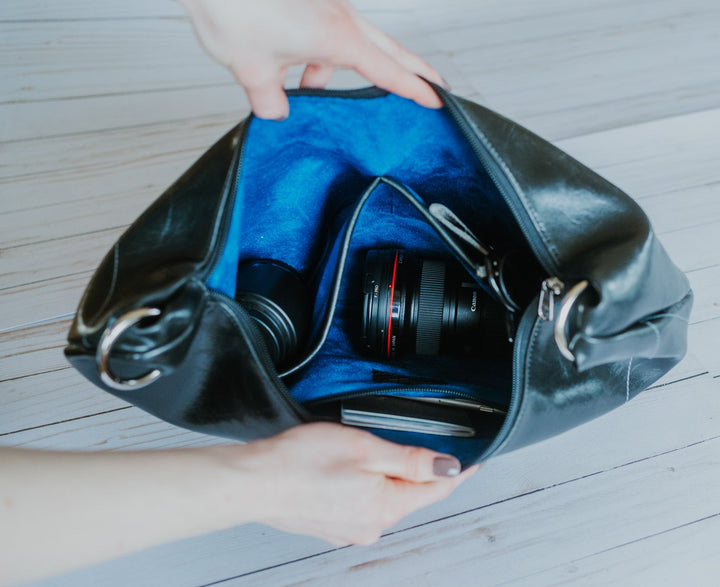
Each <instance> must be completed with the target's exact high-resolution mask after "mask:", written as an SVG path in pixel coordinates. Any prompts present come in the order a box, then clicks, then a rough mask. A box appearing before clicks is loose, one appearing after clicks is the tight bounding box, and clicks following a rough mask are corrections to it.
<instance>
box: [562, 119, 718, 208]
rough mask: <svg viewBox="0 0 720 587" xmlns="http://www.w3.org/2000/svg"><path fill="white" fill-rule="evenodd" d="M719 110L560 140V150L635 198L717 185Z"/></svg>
mask: <svg viewBox="0 0 720 587" xmlns="http://www.w3.org/2000/svg"><path fill="white" fill-rule="evenodd" d="M718 125H720V109H714V110H709V111H707V112H697V113H694V114H688V115H685V116H677V117H674V118H669V119H667V120H663V121H657V122H645V123H640V124H637V125H633V126H631V127H625V128H619V129H614V130H609V131H605V132H602V133H598V134H594V135H588V136H583V137H577V138H573V139H567V140H563V141H559V145H560V147H561V148H563V149H565V150H566V151H567V152H568V153H569V154H570V155H572V156H573V157H575V158H577V159H579V160H580V161H582V162H583V163H585V164H586V165H589V166H590V167H591V168H593V169H596V170H597V171H598V172H599V173H600V174H601V175H603V176H604V177H606V178H607V179H608V180H609V181H611V182H613V183H615V184H617V185H618V186H619V187H621V188H622V189H624V190H625V191H627V192H628V193H629V194H630V195H632V196H633V197H635V198H638V199H644V198H647V197H649V196H654V195H659V194H667V193H671V192H673V191H675V190H678V189H688V188H693V187H696V188H698V189H702V188H703V187H704V186H710V185H712V184H714V183H716V182H717V181H718V167H717V165H716V163H715V160H716V156H715V153H717V152H719V151H720V137H718V133H716V132H714V129H715V128H717V127H718Z"/></svg>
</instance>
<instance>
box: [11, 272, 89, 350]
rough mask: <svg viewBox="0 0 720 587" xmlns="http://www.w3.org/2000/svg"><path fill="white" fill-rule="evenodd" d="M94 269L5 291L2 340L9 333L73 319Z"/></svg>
mask: <svg viewBox="0 0 720 587" xmlns="http://www.w3.org/2000/svg"><path fill="white" fill-rule="evenodd" d="M93 270H94V269H93ZM93 270H91V271H81V272H79V273H76V274H74V275H69V276H66V277H58V278H56V279H50V280H48V281H40V282H37V283H30V284H26V285H19V286H16V287H11V288H8V289H4V290H1V291H0V296H2V306H0V337H2V335H3V331H6V330H12V329H17V328H24V327H25V326H27V325H30V324H35V323H38V322H43V321H46V320H47V321H55V320H63V319H67V318H69V317H71V316H72V315H73V314H74V313H75V310H76V309H77V306H78V304H79V302H80V297H81V296H82V294H83V292H84V291H85V288H86V287H87V284H88V283H89V282H90V278H91V277H92V274H93ZM23 325H25V326H23Z"/></svg>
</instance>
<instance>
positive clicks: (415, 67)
mask: <svg viewBox="0 0 720 587" xmlns="http://www.w3.org/2000/svg"><path fill="white" fill-rule="evenodd" d="M355 20H356V24H357V26H358V28H359V29H360V31H361V32H362V33H363V34H364V35H365V36H366V37H367V38H368V39H370V40H371V41H372V42H373V43H375V44H376V45H377V46H378V47H380V49H382V50H383V51H385V53H387V54H388V55H390V57H392V58H394V59H395V60H396V61H398V62H399V63H400V64H401V65H402V66H403V67H405V68H406V69H408V70H410V71H412V72H414V73H416V74H418V75H421V76H422V77H424V78H425V79H427V80H430V81H431V82H434V83H436V84H438V85H439V86H443V87H444V88H445V89H446V90H448V91H449V90H450V86H449V85H448V83H447V82H446V81H445V79H444V78H443V76H441V75H440V73H439V72H438V71H437V70H436V69H435V68H434V67H433V66H432V65H430V64H429V63H428V62H427V61H425V60H424V59H422V58H421V57H420V56H418V55H416V54H415V53H413V52H412V51H409V50H408V49H406V48H405V47H403V46H402V45H401V44H400V43H398V41H397V40H395V39H394V38H392V37H391V36H390V35H387V34H385V33H384V32H383V31H381V30H380V29H379V28H377V27H376V26H375V25H374V24H372V23H371V22H370V21H368V20H367V19H365V18H364V17H362V16H360V15H357V17H356V19H355Z"/></svg>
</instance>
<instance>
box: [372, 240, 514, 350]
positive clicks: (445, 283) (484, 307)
mask: <svg viewBox="0 0 720 587" xmlns="http://www.w3.org/2000/svg"><path fill="white" fill-rule="evenodd" d="M363 297H364V304H363V315H362V335H361V341H362V345H363V346H364V348H365V350H366V351H367V352H368V353H369V354H371V355H374V356H376V357H379V358H383V359H394V358H397V357H399V356H401V355H407V354H415V355H425V356H435V355H441V354H454V355H475V356H477V355H479V354H489V355H496V354H497V352H498V351H499V350H502V349H507V348H510V347H509V343H508V337H507V334H508V333H507V322H506V313H505V309H504V308H503V307H502V306H501V305H500V304H499V303H497V302H496V301H495V300H493V299H492V298H490V297H489V295H488V294H487V293H486V292H485V291H484V290H483V289H482V287H481V286H480V285H479V284H477V283H476V282H475V281H473V280H472V278H471V277H470V275H469V274H467V273H466V272H465V270H464V269H463V268H462V267H461V266H459V265H451V264H448V263H446V262H445V261H442V260H437V259H424V258H421V257H419V256H416V255H412V254H411V253H409V252H407V251H403V250H399V249H372V250H369V251H368V252H367V255H366V258H365V265H364V270H363Z"/></svg>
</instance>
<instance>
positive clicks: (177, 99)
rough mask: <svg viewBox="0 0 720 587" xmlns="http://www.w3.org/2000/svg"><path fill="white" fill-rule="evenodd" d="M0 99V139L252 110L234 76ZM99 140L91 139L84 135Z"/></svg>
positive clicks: (184, 122) (186, 121)
mask: <svg viewBox="0 0 720 587" xmlns="http://www.w3.org/2000/svg"><path fill="white" fill-rule="evenodd" d="M38 104H39V103H38V102H15V103H6V104H0V116H2V117H3V119H4V120H5V121H7V122H6V124H4V126H3V129H2V134H0V140H4V141H24V140H29V139H36V138H41V137H54V136H59V137H63V138H65V137H66V135H74V134H76V133H92V132H104V131H107V130H112V129H117V128H126V127H136V126H141V125H146V124H155V123H158V122H166V123H172V124H174V125H175V126H178V127H181V128H182V127H185V126H188V125H192V124H193V123H194V121H195V118H197V117H201V116H213V115H223V116H224V117H225V118H232V119H233V120H235V121H239V120H241V119H243V118H245V117H246V116H247V114H248V112H249V111H250V108H249V106H248V101H247V98H246V96H245V93H244V92H243V91H242V88H240V86H238V85H237V84H236V83H235V82H233V81H232V80H225V81H224V82H222V83H217V84H213V85H206V86H202V87H191V88H179V89H178V88H172V89H167V90H157V91H154V92H137V93H134V94H120V93H118V94H111V95H98V96H82V97H78V98H75V99H72V100H53V101H48V102H47V103H45V102H42V103H40V104H41V105H42V106H43V107H42V108H39V107H38ZM85 140H86V141H87V142H92V143H93V144H97V141H95V140H92V139H90V140H88V139H87V138H85Z"/></svg>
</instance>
